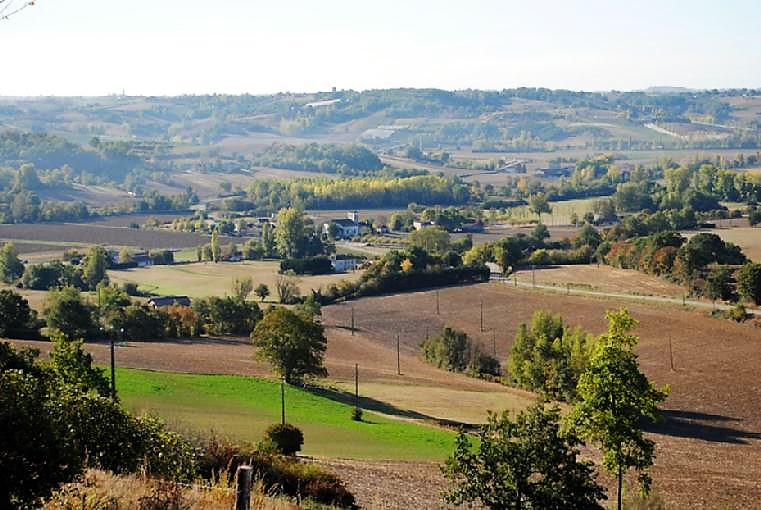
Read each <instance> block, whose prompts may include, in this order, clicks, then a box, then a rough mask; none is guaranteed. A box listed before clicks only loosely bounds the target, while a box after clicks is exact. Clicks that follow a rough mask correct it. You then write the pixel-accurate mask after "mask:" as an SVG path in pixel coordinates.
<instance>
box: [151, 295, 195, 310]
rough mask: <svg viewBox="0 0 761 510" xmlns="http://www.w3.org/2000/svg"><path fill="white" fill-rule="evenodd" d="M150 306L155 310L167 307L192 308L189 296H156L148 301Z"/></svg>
mask: <svg viewBox="0 0 761 510" xmlns="http://www.w3.org/2000/svg"><path fill="white" fill-rule="evenodd" d="M148 305H150V306H152V307H153V308H164V307H165V306H173V305H178V306H190V298H189V297H188V296H156V297H152V298H151V299H149V300H148Z"/></svg>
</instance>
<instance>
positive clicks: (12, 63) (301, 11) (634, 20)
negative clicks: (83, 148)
mask: <svg viewBox="0 0 761 510" xmlns="http://www.w3.org/2000/svg"><path fill="white" fill-rule="evenodd" d="M14 1H16V2H18V1H19V0H14ZM0 44H1V45H2V46H0V47H2V49H3V50H2V52H0V55H1V57H0V58H1V59H2V60H0V62H2V67H0V95H41V94H43V95H47V94H55V95H103V94H109V93H114V92H121V91H122V89H124V90H126V92H127V94H134V95H137V94H155V95H160V94H182V93H212V92H218V93H223V92H224V93H242V92H249V93H257V94H258V93H269V92H278V91H316V90H329V89H330V87H333V86H335V87H338V88H339V89H341V88H352V89H367V88H386V87H439V88H445V89H461V88H484V89H502V88H510V87H517V86H544V87H551V88H567V89H581V90H610V89H617V90H631V89H639V88H645V87H648V86H651V85H673V86H686V87H696V88H714V87H715V88H724V87H760V86H761V65H759V59H760V58H761V2H759V1H758V0H723V1H716V0H710V1H708V0H690V1H682V0H660V1H651V0H606V1H602V0H601V1H597V0H592V1H587V0H575V1H574V0H524V1H512V0H502V1H492V0H467V1H454V0H439V1H416V0H407V1H396V0H376V1H374V2H369V1H363V0H353V1H349V0H345V1H344V0H322V1H315V0H311V1H308V0H302V1H295V0H277V1H260V0H245V1H244V0H211V1H209V0H206V1H203V2H200V1H195V0H130V1H116V0H37V4H36V5H35V6H34V7H31V8H29V9H26V10H25V11H23V12H22V13H20V14H18V15H16V16H14V17H12V18H11V19H10V20H6V21H0Z"/></svg>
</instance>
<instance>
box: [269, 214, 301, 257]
mask: <svg viewBox="0 0 761 510" xmlns="http://www.w3.org/2000/svg"><path fill="white" fill-rule="evenodd" d="M275 246H276V248H277V251H278V253H279V254H280V256H281V257H283V258H297V257H299V256H300V255H301V254H302V249H303V246H304V214H303V213H302V212H301V211H300V210H299V209H296V208H293V207H287V208H285V209H280V212H278V214H277V227H275Z"/></svg>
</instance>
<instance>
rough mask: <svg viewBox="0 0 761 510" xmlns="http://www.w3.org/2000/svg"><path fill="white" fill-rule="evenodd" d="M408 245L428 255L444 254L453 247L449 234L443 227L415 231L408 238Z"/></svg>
mask: <svg viewBox="0 0 761 510" xmlns="http://www.w3.org/2000/svg"><path fill="white" fill-rule="evenodd" d="M407 244H409V246H410V247H417V248H421V249H423V250H425V251H426V252H428V253H438V254H441V253H444V252H445V251H447V250H448V249H449V247H450V246H451V243H450V238H449V233H448V232H447V231H446V230H444V229H443V228H441V227H428V228H421V229H420V230H414V231H413V232H411V233H410V235H409V236H407Z"/></svg>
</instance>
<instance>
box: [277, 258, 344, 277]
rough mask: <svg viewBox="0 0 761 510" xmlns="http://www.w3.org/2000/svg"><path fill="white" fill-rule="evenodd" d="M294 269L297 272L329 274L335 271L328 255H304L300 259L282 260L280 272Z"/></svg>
mask: <svg viewBox="0 0 761 510" xmlns="http://www.w3.org/2000/svg"><path fill="white" fill-rule="evenodd" d="M288 271H293V272H294V273H295V274H311V275H315V274H328V273H332V272H333V266H332V265H331V263H330V259H329V258H328V257H323V256H318V257H304V258H300V259H285V260H283V261H282V262H280V272H281V273H287V272H288Z"/></svg>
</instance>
